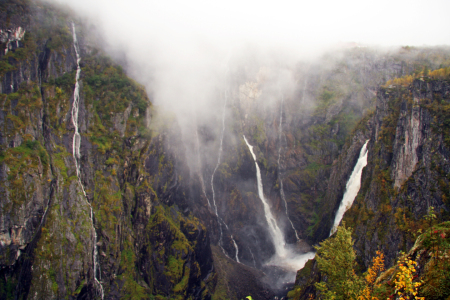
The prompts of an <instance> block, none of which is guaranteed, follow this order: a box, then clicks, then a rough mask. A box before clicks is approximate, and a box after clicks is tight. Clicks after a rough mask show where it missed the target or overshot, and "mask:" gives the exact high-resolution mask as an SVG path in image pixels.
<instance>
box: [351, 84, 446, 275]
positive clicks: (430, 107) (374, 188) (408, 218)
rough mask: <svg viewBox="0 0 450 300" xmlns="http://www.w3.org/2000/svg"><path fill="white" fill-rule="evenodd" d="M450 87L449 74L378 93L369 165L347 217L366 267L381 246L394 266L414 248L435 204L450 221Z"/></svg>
mask: <svg viewBox="0 0 450 300" xmlns="http://www.w3.org/2000/svg"><path fill="white" fill-rule="evenodd" d="M440 78H442V79H440ZM449 87H450V86H449V83H448V80H447V79H446V77H445V76H444V77H440V76H437V77H436V78H435V79H431V78H429V77H424V78H421V79H417V80H414V82H413V83H412V84H411V85H409V86H406V85H405V86H401V85H397V86H388V87H386V88H382V89H380V91H379V93H378V97H377V109H376V112H375V115H374V127H373V129H372V132H371V137H370V138H371V141H370V142H369V158H368V161H369V164H368V165H367V169H366V170H365V171H364V173H363V178H362V187H361V191H360V194H359V196H358V198H357V201H356V202H355V203H356V205H355V206H354V207H352V209H351V211H350V212H349V215H348V218H347V220H348V224H350V225H352V224H353V225H354V226H355V238H356V243H355V246H356V250H357V252H358V254H359V255H360V256H361V257H362V263H363V264H364V265H365V266H367V265H368V262H369V260H370V259H371V258H372V257H373V255H374V253H375V251H376V250H377V248H379V247H381V249H382V250H383V251H384V252H385V254H386V255H387V263H388V264H389V265H391V264H392V263H393V259H394V258H395V256H396V253H397V252H398V251H400V250H402V251H406V250H408V249H409V248H410V247H411V246H412V245H413V243H414V240H415V236H414V231H415V230H417V229H418V228H419V227H420V223H421V222H424V221H423V217H424V216H425V215H426V214H427V213H428V210H429V208H430V207H434V209H435V211H436V212H437V213H438V216H439V218H440V219H441V220H446V219H448V211H449V206H448V200H447V199H448V193H449V191H448V176H447V174H448V171H449V170H450V169H449V168H450V166H449V163H448V159H449V144H448V141H447V140H446V137H447V134H448V125H447V122H448V120H447V118H448V117H447V116H446V114H447V109H448V103H449V100H450V98H449V97H450V93H449Z"/></svg>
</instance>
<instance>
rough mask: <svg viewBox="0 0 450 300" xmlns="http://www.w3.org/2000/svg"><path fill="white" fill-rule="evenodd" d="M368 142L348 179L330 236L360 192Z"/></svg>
mask: <svg viewBox="0 0 450 300" xmlns="http://www.w3.org/2000/svg"><path fill="white" fill-rule="evenodd" d="M368 142H369V140H367V141H366V143H365V144H364V146H362V148H361V151H360V153H359V158H358V161H357V162H356V165H355V168H354V169H353V172H352V174H351V175H350V178H349V179H348V182H347V186H346V188H345V193H344V196H343V197H342V202H341V204H340V205H339V209H338V211H337V213H336V217H335V219H334V224H333V227H332V228H331V230H330V236H331V235H333V234H334V233H335V232H336V230H337V227H338V226H339V223H341V220H342V218H343V217H344V213H345V212H346V211H347V209H349V208H350V207H351V206H352V204H353V201H354V200H355V198H356V195H357V194H358V192H359V188H360V187H361V175H362V170H363V169H364V167H365V166H366V165H367V152H368V151H367V143H368Z"/></svg>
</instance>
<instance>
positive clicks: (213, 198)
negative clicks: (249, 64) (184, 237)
mask: <svg viewBox="0 0 450 300" xmlns="http://www.w3.org/2000/svg"><path fill="white" fill-rule="evenodd" d="M227 100H228V95H227V93H226V92H225V103H224V105H223V112H222V133H221V135H220V146H219V156H218V158H217V164H216V167H215V168H214V171H213V173H212V175H211V191H212V200H213V205H214V212H215V213H216V217H217V220H218V223H219V230H220V238H219V246H220V247H221V248H222V252H223V253H224V254H226V253H225V250H224V249H223V246H222V236H223V231H222V225H221V223H222V224H223V225H224V226H225V228H226V229H227V230H228V231H230V230H229V228H228V225H227V224H226V223H225V221H224V220H223V219H222V218H221V217H220V216H219V213H218V211H217V205H216V194H215V192H214V175H215V174H216V171H217V169H218V168H219V166H220V160H221V158H222V150H223V136H224V133H225V110H226V105H227ZM208 201H209V200H208ZM230 237H231V240H232V241H233V245H234V249H235V250H236V256H235V258H236V261H237V262H240V261H239V256H238V255H239V248H238V245H237V244H236V241H235V240H234V238H233V235H232V234H230Z"/></svg>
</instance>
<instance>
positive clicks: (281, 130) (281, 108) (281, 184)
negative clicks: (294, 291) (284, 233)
mask: <svg viewBox="0 0 450 300" xmlns="http://www.w3.org/2000/svg"><path fill="white" fill-rule="evenodd" d="M283 104H284V96H281V103H280V124H279V125H278V141H279V146H278V163H277V165H278V182H279V183H280V196H281V199H283V201H284V207H285V209H286V217H287V218H288V220H289V222H290V223H291V226H292V229H293V230H294V232H295V237H296V239H297V241H299V240H300V238H299V237H298V233H297V230H296V229H295V227H294V223H292V221H291V218H290V217H289V213H288V207H287V201H286V196H285V194H284V189H283V179H281V167H280V158H281V147H282V146H281V144H282V142H281V136H282V135H283Z"/></svg>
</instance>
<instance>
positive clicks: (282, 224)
mask: <svg viewBox="0 0 450 300" xmlns="http://www.w3.org/2000/svg"><path fill="white" fill-rule="evenodd" d="M0 8H1V14H0V30H1V32H0V42H1V43H0V49H1V50H2V51H0V78H1V85H0V92H1V93H0V102H1V110H0V128H1V130H0V208H1V210H0V275H1V276H0V299H244V298H245V297H247V296H251V297H252V298H253V299H275V298H278V299H281V298H283V297H284V298H285V299H287V298H289V299H308V298H309V297H313V298H317V299H320V298H321V297H322V298H323V297H324V295H323V294H320V292H318V290H317V289H316V283H320V282H327V280H325V279H324V278H326V276H325V275H324V274H326V273H324V270H322V269H320V266H319V265H318V263H317V261H316V260H314V256H315V250H314V246H317V245H319V244H320V243H321V242H323V241H325V240H327V239H328V238H329V237H330V236H331V238H333V236H334V237H335V236H336V234H334V233H335V230H336V228H337V226H338V225H339V224H343V223H345V224H346V226H347V228H350V229H349V230H351V238H352V241H353V244H352V246H353V247H352V249H353V251H354V252H355V256H356V261H355V265H357V266H358V268H357V269H356V270H357V273H358V275H361V276H362V274H365V273H364V272H365V271H366V270H367V269H369V268H370V266H371V262H372V260H373V258H374V257H376V256H377V251H382V252H383V254H384V257H385V261H384V264H385V268H386V270H387V271H386V272H387V273H384V275H383V276H384V277H383V278H384V279H386V280H384V279H380V281H379V282H381V283H382V284H385V289H384V291H383V292H379V293H380V294H377V295H378V296H379V297H380V299H381V296H380V295H382V296H383V297H386V298H387V297H389V296H390V295H391V294H392V292H393V291H395V286H394V276H395V274H396V272H398V271H392V270H397V269H395V268H398V266H397V261H398V258H399V252H400V251H403V252H404V253H409V254H408V255H409V257H410V258H411V259H414V260H415V261H417V262H418V265H419V270H420V272H418V273H417V274H416V275H417V278H418V279H417V280H419V279H420V280H423V281H424V282H425V284H424V285H423V287H422V288H421V290H419V292H420V295H421V296H425V297H426V299H446V298H444V297H449V296H450V287H448V286H447V285H446V283H445V282H446V280H447V279H449V278H448V275H445V274H446V273H445V271H446V270H447V269H446V268H447V263H448V258H446V256H445V255H446V253H448V251H449V249H448V248H449V247H448V239H449V237H450V226H448V221H449V217H450V215H449V200H448V199H449V197H450V189H449V181H450V176H449V175H448V174H449V172H450V163H449V159H450V150H449V149H450V140H449V136H450V119H449V118H450V117H449V116H450V114H449V109H450V48H449V47H447V46H441V47H409V46H404V47H399V48H392V49H379V48H375V47H365V46H364V47H363V46H359V45H356V46H355V45H346V46H344V47H340V48H335V49H332V50H329V51H328V52H324V53H323V55H321V56H317V57H312V58H311V57H306V58H305V59H303V60H298V61H297V60H295V61H294V60H292V61H291V60H289V59H288V58H287V57H282V58H279V57H278V56H276V57H275V58H274V57H272V56H271V55H268V54H265V53H262V52H259V50H257V49H256V50H255V49H253V48H251V47H249V49H246V50H245V51H244V50H242V51H241V49H240V51H241V52H240V53H238V54H236V53H232V52H230V54H229V55H227V59H226V63H225V67H223V68H222V69H218V70H215V69H214V72H212V73H207V72H206V71H205V69H203V68H202V63H199V62H198V61H197V60H196V59H193V61H194V62H193V65H195V66H197V64H198V70H197V69H195V70H196V71H198V72H196V73H195V74H194V73H192V74H189V76H186V73H189V72H187V71H191V69H189V68H187V69H186V70H187V71H186V70H185V69H180V70H178V69H177V70H176V72H172V71H167V72H163V71H162V70H166V69H167V70H170V69H171V67H170V66H164V68H166V69H164V68H163V69H158V68H157V67H156V66H157V64H155V67H154V68H148V65H146V64H145V63H142V66H141V67H140V68H139V67H137V66H136V62H135V61H134V59H136V57H135V56H133V57H132V58H130V57H129V56H131V53H132V52H126V51H125V50H123V51H124V52H121V51H122V50H120V49H119V48H114V49H112V48H111V47H109V46H108V45H107V43H106V42H104V40H102V38H101V37H100V36H101V34H102V30H101V28H98V27H96V26H95V25H97V23H95V22H92V21H91V20H90V19H86V18H85V16H80V15H79V14H78V13H77V12H74V11H71V10H70V9H69V8H68V7H65V6H61V5H58V4H55V3H49V2H40V1H28V0H23V1H22V0H20V1H19V0H11V1H6V2H5V3H2V4H1V5H0ZM124 26H125V25H124ZM119 33H120V32H117V36H120V34H119ZM130 35H132V33H130ZM117 38H118V39H119V37H117ZM121 38H122V36H121V37H120V39H121ZM146 38H147V37H145V38H144V37H143V38H142V39H146ZM134 42H135V41H133V40H132V39H130V40H129V44H124V45H121V47H122V46H123V47H124V49H125V48H126V47H128V46H130V45H134V44H133V43H134ZM118 44H120V43H118ZM130 47H131V46H130ZM154 47H155V48H156V47H159V46H158V45H155V46H154ZM205 48H208V46H207V45H206V44H205ZM118 49H119V50H118ZM140 50H142V49H140ZM190 50H191V49H189V48H186V51H187V52H189V51H190ZM142 51H144V50H142ZM167 51H168V52H170V51H169V50H167ZM189 53H190V52H189ZM108 55H109V56H108ZM142 57H145V56H142ZM221 58H222V57H221ZM147 59H148V60H151V59H152V57H151V55H149V57H145V59H144V60H147ZM205 61H206V63H205V64H207V63H208V59H206V58H205ZM161 64H162V65H164V64H163V63H161ZM186 64H187V65H189V64H188V63H186ZM189 66H190V65H189ZM214 66H215V65H214ZM223 69H226V71H223ZM178 71H179V73H180V76H181V77H183V76H184V77H186V78H182V79H180V78H178V77H177V76H176V75H175V74H177V73H178ZM185 72H186V73H185ZM158 78H164V80H168V82H169V83H170V84H167V82H166V81H159V80H160V79H158ZM169 79H170V80H169ZM180 82H181V83H180ZM162 86H164V87H162ZM165 100H167V102H170V101H172V102H171V103H170V104H171V105H169V104H168V103H165ZM352 203H353V204H352ZM434 231H436V232H438V233H436V239H431V238H429V236H428V235H430V234H431V233H432V232H434ZM430 236H431V235H430ZM442 236H443V237H442ZM433 237H434V236H433ZM439 237H441V238H439ZM428 238H429V239H428ZM429 240H430V241H431V242H429ZM436 241H440V244H439V247H438V246H437V244H436V243H437V242H436ZM433 243H435V244H433ZM437 248H439V250H436V249H437ZM436 251H441V252H436ZM430 253H431V254H430ZM433 253H438V254H437V256H436V255H434V254H433ZM432 257H438V259H441V260H442V261H440V266H441V269H439V272H440V271H442V273H439V274H444V275H439V276H440V277H433V276H435V274H434V273H433V274H434V275H433V274H431V273H430V272H431V271H430V270H436V267H435V266H434V265H432V262H433V259H432ZM439 257H441V258H439ZM430 264H431V265H430ZM392 268H393V269H392ZM389 270H391V271H389ZM389 272H390V273H389ZM430 274H431V275H430ZM380 276H381V275H380ZM389 276H390V277H389ZM419 277H420V278H419ZM435 278H438V279H435ZM383 280H384V281H383ZM438 280H441V281H442V282H443V283H442V284H441V283H439V284H436V281H438ZM441 281H439V282H441ZM328 282H329V281H328ZM381 283H380V284H381ZM435 286H437V287H436V288H435V289H434V290H432V289H431V288H428V287H433V288H434V287H435ZM380 289H381V288H380Z"/></svg>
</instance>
